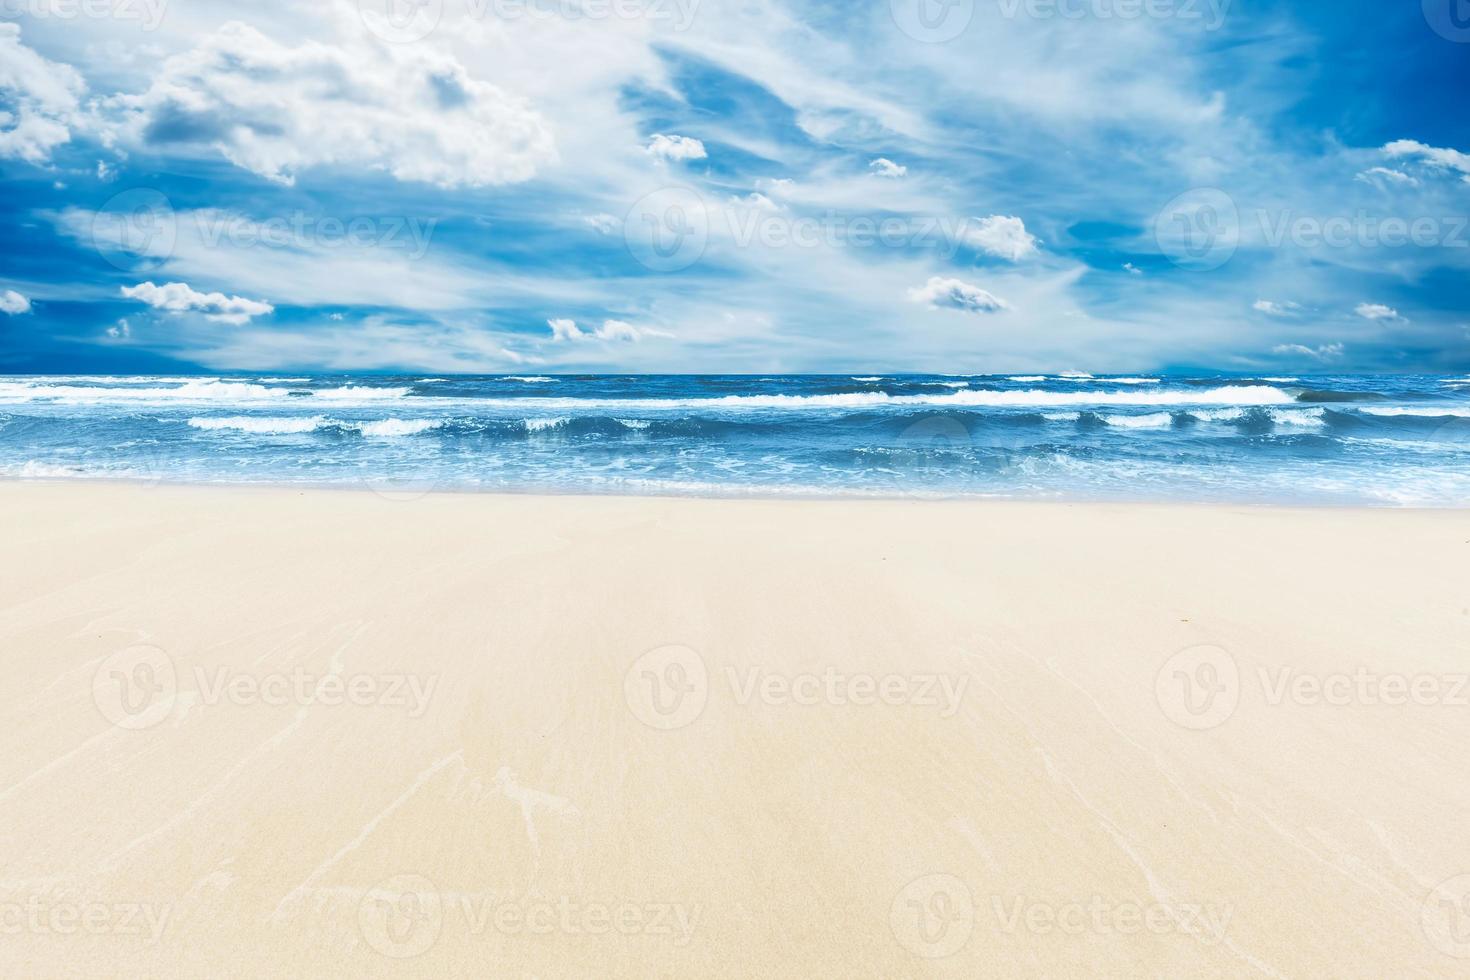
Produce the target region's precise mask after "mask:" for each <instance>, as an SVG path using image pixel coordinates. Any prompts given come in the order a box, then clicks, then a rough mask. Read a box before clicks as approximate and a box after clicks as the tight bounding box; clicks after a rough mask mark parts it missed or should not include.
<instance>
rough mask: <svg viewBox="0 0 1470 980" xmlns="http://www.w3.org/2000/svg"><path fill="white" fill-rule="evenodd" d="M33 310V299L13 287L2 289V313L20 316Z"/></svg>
mask: <svg viewBox="0 0 1470 980" xmlns="http://www.w3.org/2000/svg"><path fill="white" fill-rule="evenodd" d="M29 312H31V301H30V300H28V299H26V298H25V297H24V296H22V295H21V294H20V293H17V292H16V291H15V290H13V289H6V290H3V291H0V313H8V314H9V315H10V316H19V315H20V314H22V313H29Z"/></svg>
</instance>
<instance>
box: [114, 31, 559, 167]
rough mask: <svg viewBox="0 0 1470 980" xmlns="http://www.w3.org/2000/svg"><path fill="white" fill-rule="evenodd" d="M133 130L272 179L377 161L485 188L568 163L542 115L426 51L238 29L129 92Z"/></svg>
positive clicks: (174, 60) (126, 107) (147, 140)
mask: <svg viewBox="0 0 1470 980" xmlns="http://www.w3.org/2000/svg"><path fill="white" fill-rule="evenodd" d="M111 107H112V108H114V109H118V110H120V111H121V114H122V122H121V123H120V124H119V129H120V131H121V133H122V134H123V135H124V136H125V137H126V138H129V139H132V140H135V141H137V142H139V143H142V144H146V145H149V146H152V147H179V146H185V147H193V148H203V149H212V150H215V151H217V152H219V153H221V154H223V155H224V156H225V158H226V159H228V160H229V161H230V162H232V163H234V164H235V165H236V166H239V167H243V168H244V169H246V170H249V171H250V172H252V173H255V174H258V175H260V176H261V177H264V178H266V179H267V180H271V181H274V182H276V183H279V184H286V185H289V184H292V183H293V182H294V181H295V179H296V175H297V173H298V172H300V171H302V170H305V169H308V168H311V167H317V166H331V165H337V166H351V167H362V166H366V167H369V168H372V169H376V170H383V171H387V172H388V173H390V174H392V175H393V176H394V177H396V178H398V179H399V180H403V181H416V182H422V183H428V184H435V185H437V186H440V187H446V188H449V187H459V186H468V187H481V186H486V185H492V184H507V183H514V182H518V181H524V180H529V179H530V178H532V177H533V176H535V175H536V172H537V170H538V168H539V167H541V166H542V165H543V164H546V163H548V162H551V161H553V160H555V159H556V150H555V146H554V142H553V140H552V135H551V131H550V129H549V127H548V126H547V124H546V123H545V122H544V121H543V120H542V118H541V117H540V116H539V115H538V114H537V113H536V112H534V111H532V110H531V109H530V108H529V107H527V106H526V105H525V104H523V103H522V102H521V101H520V100H518V99H515V98H513V97H512V96H510V95H509V94H507V93H506V92H504V91H502V90H501V89H499V88H497V87H496V86H494V85H490V84H488V83H486V82H482V81H478V80H476V79H473V78H471V77H470V76H469V74H468V73H467V72H466V71H465V69H464V67H463V66H462V65H461V64H460V63H459V62H458V61H457V60H455V59H454V58H453V57H452V56H451V55H448V54H446V53H444V52H442V51H440V50H438V49H435V48H432V47H430V46H429V45H423V44H375V45H368V46H364V47H359V48H353V49H352V50H348V49H346V48H342V47H337V46H334V45H330V44H324V43H320V42H315V41H311V42H306V43H303V44H300V45H298V46H296V47H292V46H290V45H288V44H284V43H281V42H278V41H276V40H274V39H273V38H270V37H267V36H266V35H265V34H263V33H261V32H260V31H259V30H257V29H255V28H254V27H250V26H248V25H246V24H242V23H238V22H232V23H229V24H226V25H224V26H223V27H221V28H220V29H219V30H218V31H216V32H215V33H214V34H213V35H211V36H209V37H208V38H206V39H205V40H204V41H203V42H202V43H201V44H200V45H199V46H198V47H196V48H194V49H193V50H191V51H187V52H185V53H183V54H178V55H175V56H174V57H171V58H169V59H168V60H167V61H165V62H164V63H163V65H162V67H161V69H160V70H159V73H158V75H157V76H156V77H155V78H154V79H153V81H152V84H151V86H150V87H149V88H148V90H147V91H146V92H144V93H143V94H141V95H135V96H119V97H117V98H116V99H114V100H112V101H111Z"/></svg>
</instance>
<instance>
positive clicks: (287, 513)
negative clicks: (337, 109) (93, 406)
mask: <svg viewBox="0 0 1470 980" xmlns="http://www.w3.org/2000/svg"><path fill="white" fill-rule="evenodd" d="M417 503H419V504H420V506H417V507H415V506H406V505H403V504H402V503H399V502H394V501H388V500H385V499H383V498H381V497H378V496H375V495H373V494H371V493H366V492H352V493H321V492H307V491H293V490H279V489H271V488H255V489H252V490H250V491H249V492H242V490H241V489H238V488H233V489H224V488H196V487H182V486H177V485H167V486H163V487H158V486H148V487H141V486H134V487H124V486H119V485H116V484H113V485H99V484H92V483H84V482H81V481H76V482H68V483H59V484H50V485H41V484H34V483H19V482H13V483H5V482H0V513H4V514H5V515H6V517H5V519H4V521H3V522H0V540H3V542H4V544H5V546H6V549H7V555H8V557H9V558H10V560H9V561H8V562H7V563H5V565H4V566H3V567H0V650H4V651H5V654H4V655H5V658H6V668H7V684H6V685H5V686H4V687H3V688H0V714H3V715H4V717H5V719H6V723H7V731H8V732H9V733H10V734H9V738H8V740H7V752H5V753H3V754H0V828H3V829H0V842H3V844H4V846H5V851H6V853H7V855H8V857H7V861H6V868H5V873H4V874H3V875H0V924H3V925H5V927H6V929H7V935H6V941H5V943H3V944H0V973H3V974H7V975H9V974H12V973H13V974H16V975H43V976H46V975H58V974H77V975H87V976H116V975H139V974H146V975H155V976H198V975H209V974H214V973H220V972H236V973H248V974H250V975H252V976H263V977H275V976H281V977H285V976H300V975H303V974H310V975H313V976H337V975H342V976H353V977H387V976H425V977H430V976H445V975H483V974H484V973H486V972H487V971H488V972H490V973H493V974H495V975H504V976H521V975H528V974H529V975H535V976H546V977H574V976H577V977H580V976H591V975H598V976H613V977H630V978H632V977H645V976H649V975H679V976H687V975H696V976H715V975H718V976H780V975H791V976H803V977H821V978H826V977H832V978H838V977H850V976H935V977H956V978H958V977H970V976H977V975H990V974H998V975H1011V974H1024V975H1035V976H1041V975H1046V976H1054V977H1079V978H1080V977H1094V976H1120V975H1168V976H1190V977H1222V978H1223V977H1237V976H1257V975H1258V976H1268V977H1269V976H1273V975H1274V976H1308V975H1319V974H1321V973H1323V972H1330V973H1332V974H1333V975H1335V976H1343V977H1363V978H1367V977H1376V976H1383V975H1388V974H1395V975H1401V974H1415V975H1425V976H1452V975H1455V971H1456V970H1457V969H1459V968H1461V966H1462V964H1463V960H1461V959H1459V957H1460V956H1462V955H1465V954H1470V948H1466V949H1462V947H1461V945H1459V944H1458V941H1457V940H1456V937H1457V936H1461V935H1464V934H1466V931H1465V929H1463V928H1460V927H1461V926H1470V922H1463V923H1462V922H1459V921H1458V920H1457V919H1456V918H1455V917H1454V916H1455V912H1454V910H1455V909H1457V908H1459V907H1460V906H1459V905H1457V904H1456V902H1457V901H1459V900H1460V899H1461V898H1462V897H1463V896H1464V895H1466V894H1470V853H1466V851H1465V849H1464V847H1463V845H1462V844H1461V842H1460V839H1459V838H1458V837H1457V836H1456V835H1455V834H1454V833H1453V828H1455V827H1457V826H1458V825H1459V824H1460V823H1461V822H1462V818H1463V814H1464V813H1465V812H1467V810H1470V780H1467V779H1466V778H1465V777H1464V774H1463V769H1464V766H1463V758H1462V756H1463V752H1462V747H1463V746H1464V745H1465V744H1466V740H1467V739H1470V676H1467V669H1466V665H1465V662H1464V649H1465V643H1466V642H1467V640H1470V606H1467V604H1466V603H1467V600H1466V596H1465V592H1464V587H1463V583H1464V575H1463V570H1464V568H1465V562H1466V559H1467V557H1470V514H1466V513H1464V512H1459V511H1426V510H1417V511H1410V510H1379V509H1365V510H1357V511H1347V510H1340V509H1334V510H1325V509H1321V510H1310V509H1290V508H1265V507H1263V508H1232V507H1209V506H1197V505H1187V506H1186V505H1181V506H1175V507H1170V506H1160V505H1129V504H1121V505H1116V506H1110V505H1095V504H1093V505H1085V504H1078V505H1066V506H1054V505H1051V504H1048V503H1045V502H1016V503H1013V504H1011V505H1010V506H995V505H994V504H993V503H992V502H974V501H960V502H943V503H944V504H945V505H944V506H929V507H915V506H911V503H912V502H911V501H904V502H894V501H870V500H864V501H850V502H848V506H845V507H839V506H833V505H832V504H831V503H830V502H806V501H779V500H762V501H749V502H740V501H724V500H693V499H690V500H681V499H672V498H635V497H603V498H587V497H577V498H558V497H544V496H543V497H533V496H515V495H491V494H458V495H455V494H434V495H431V496H430V497H427V498H424V499H423V500H420V501H417ZM747 503H748V504H749V505H747ZM757 504H758V506H756V505H757ZM1461 679H1464V681H1465V683H1464V684H1461V683H1460V680H1461ZM1462 701H1463V702H1465V703H1464V704H1463V705H1462V704H1461V702H1462ZM1263 883H1265V885H1266V887H1263ZM81 922H90V923H91V924H92V925H91V927H90V928H89V929H86V930H83V929H82V928H80V926H77V927H75V928H70V925H72V924H76V923H81ZM58 923H59V924H61V926H63V927H67V928H57V927H56V924H58Z"/></svg>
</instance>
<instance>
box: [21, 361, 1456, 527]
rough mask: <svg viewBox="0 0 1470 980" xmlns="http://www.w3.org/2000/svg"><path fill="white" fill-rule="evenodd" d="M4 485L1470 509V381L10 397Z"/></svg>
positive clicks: (370, 386)
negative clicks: (63, 481)
mask: <svg viewBox="0 0 1470 980" xmlns="http://www.w3.org/2000/svg"><path fill="white" fill-rule="evenodd" d="M0 477H4V478H11V479H16V478H18V479H58V478H76V479H86V478H122V479H131V480H140V481H148V482H188V483H232V484H289V485H339V486H351V487H360V488H361V487H367V488H371V489H373V490H376V491H379V492H382V493H384V494H385V495H394V496H396V495H403V496H408V497H412V496H414V495H417V494H421V493H424V492H427V491H430V490H459V491H515V492H565V493H619V494H680V495H707V496H751V495H761V496H875V497H935V498H946V497H1010V498H1033V499H1034V498H1044V499H1071V500H1189V501H1229V502H1243V503H1244V502H1274V503H1302V504H1351V505H1364V504H1366V505H1378V506H1428V507H1456V506H1461V507H1462V506H1466V505H1470V378H1463V377H1461V378H1454V377H1423V376H1416V377H1408V376H1391V377H1390V376H1374V377H1366V376H1354V375H1341V376H1317V377H1305V376H1303V377H1255V378H1243V377H1225V376H1218V377H1106V376H1097V377H1093V376H1090V375H1081V374H1070V375H1050V376H1042V375H1030V376H984V375H975V376H971V375H955V376H951V375H919V376H914V375H902V376H891V377H884V376H877V375H864V376H848V375H841V376H771V377H755V376H716V375H708V376H703V375H702V376H566V375H561V376H552V375H519V376H487V377H449V376H445V377H417V376H412V377H383V376H377V375H373V376H331V377H304V376H298V377H285V376H257V375H250V376H220V377H208V378H206V377H6V378H0Z"/></svg>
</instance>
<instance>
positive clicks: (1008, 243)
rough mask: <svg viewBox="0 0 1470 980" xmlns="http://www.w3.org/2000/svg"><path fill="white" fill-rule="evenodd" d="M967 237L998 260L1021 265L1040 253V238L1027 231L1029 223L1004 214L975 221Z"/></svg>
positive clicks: (967, 226)
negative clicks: (1037, 246)
mask: <svg viewBox="0 0 1470 980" xmlns="http://www.w3.org/2000/svg"><path fill="white" fill-rule="evenodd" d="M963 235H964V239H965V241H966V242H967V243H968V244H969V245H970V246H971V247H972V248H974V249H976V250H978V251H981V252H984V253H985V254H987V255H993V256H995V257H996V258H1000V259H1009V260H1010V261H1012V262H1019V261H1021V260H1022V259H1024V258H1026V257H1027V256H1028V255H1035V254H1036V239H1035V237H1033V236H1032V235H1031V234H1030V233H1028V232H1027V231H1026V223H1025V222H1023V221H1022V220H1021V219H1020V218H1013V217H1009V216H1007V215H1003V214H992V215H991V216H990V217H988V218H971V219H970V220H969V222H967V223H966V225H965V230H964V232H963Z"/></svg>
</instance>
